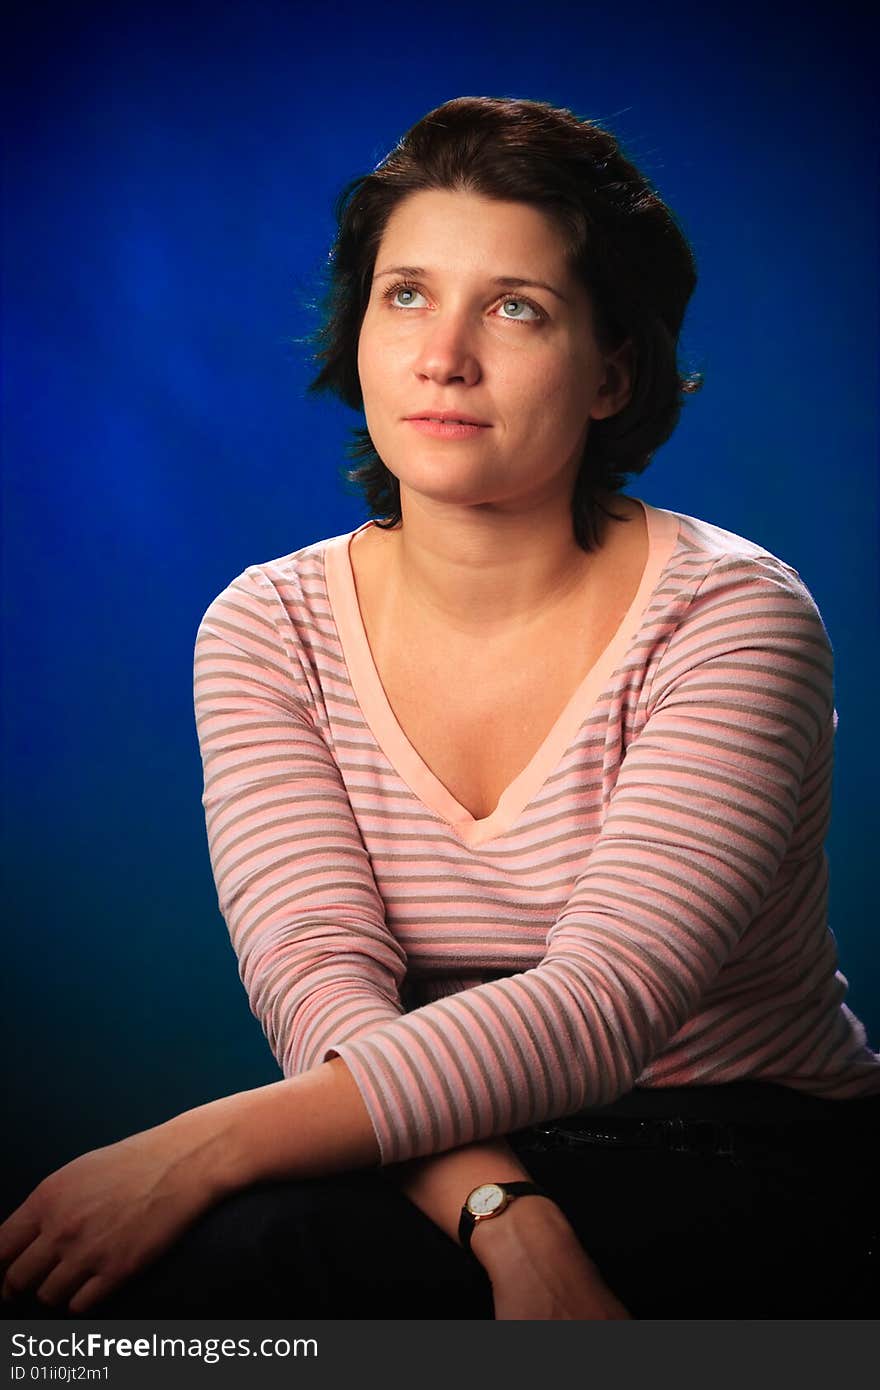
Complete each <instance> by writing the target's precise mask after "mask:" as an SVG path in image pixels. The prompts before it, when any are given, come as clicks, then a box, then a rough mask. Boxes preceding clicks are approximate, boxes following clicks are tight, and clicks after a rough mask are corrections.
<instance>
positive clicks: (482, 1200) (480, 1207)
mask: <svg viewBox="0 0 880 1390" xmlns="http://www.w3.org/2000/svg"><path fill="white" fill-rule="evenodd" d="M506 1200H507V1196H506V1193H505V1192H504V1191H503V1190H502V1189H501V1188H500V1187H499V1186H498V1184H497V1182H484V1183H483V1186H482V1187H475V1188H474V1190H473V1192H472V1193H471V1195H470V1196H469V1197H468V1199H467V1208H468V1211H469V1212H470V1213H471V1215H472V1216H491V1214H492V1212H494V1211H497V1210H498V1208H499V1207H502V1206H504V1204H505V1202H506Z"/></svg>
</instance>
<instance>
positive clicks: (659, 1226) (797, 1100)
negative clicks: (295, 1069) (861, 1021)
mask: <svg viewBox="0 0 880 1390" xmlns="http://www.w3.org/2000/svg"><path fill="white" fill-rule="evenodd" d="M878 1117H880V1097H877V1098H874V1099H872V1100H871V1101H855V1102H831V1101H814V1100H809V1099H807V1098H803V1097H799V1096H796V1095H794V1093H792V1092H786V1091H782V1089H781V1088H778V1087H772V1086H760V1085H758V1086H756V1085H755V1084H749V1083H738V1084H737V1085H733V1086H726V1087H706V1088H687V1089H686V1090H677V1091H674V1092H672V1091H666V1092H663V1093H646V1092H633V1093H631V1094H630V1096H629V1097H624V1098H623V1100H622V1101H621V1102H618V1103H617V1104H616V1105H614V1106H611V1107H607V1108H606V1109H604V1110H603V1111H593V1112H589V1113H585V1114H584V1115H581V1116H577V1117H572V1118H571V1119H569V1120H567V1121H558V1122H555V1123H554V1124H550V1125H547V1126H540V1125H538V1126H533V1127H531V1128H530V1129H527V1130H522V1131H519V1132H518V1133H517V1134H515V1135H511V1136H509V1142H510V1143H511V1145H512V1147H513V1148H514V1149H515V1150H516V1152H517V1153H518V1154H519V1155H520V1157H521V1159H522V1161H523V1163H524V1165H525V1167H526V1168H527V1169H528V1171H529V1173H530V1174H531V1175H532V1177H533V1178H534V1179H535V1181H536V1182H537V1183H539V1185H540V1186H541V1187H543V1188H544V1189H545V1190H546V1191H547V1192H548V1193H549V1195H550V1196H552V1197H553V1198H554V1199H555V1200H556V1201H557V1202H558V1203H559V1205H560V1206H561V1207H562V1209H563V1210H564V1212H565V1213H566V1215H567V1217H568V1219H569V1221H570V1222H571V1224H572V1225H573V1227H574V1228H575V1230H576V1231H577V1233H578V1236H579V1238H580V1240H581V1242H582V1244H583V1245H584V1248H585V1249H586V1250H587V1251H588V1252H589V1254H590V1255H591V1257H592V1258H593V1260H594V1261H595V1262H596V1264H597V1265H598V1266H599V1268H600V1270H601V1271H602V1273H603V1276H604V1278H605V1280H606V1282H607V1283H608V1284H609V1285H610V1287H611V1288H612V1289H613V1290H614V1291H615V1293H616V1294H617V1295H618V1297H619V1298H620V1299H621V1301H622V1302H623V1303H624V1305H625V1306H626V1307H627V1308H628V1309H629V1311H630V1312H631V1313H632V1314H633V1316H635V1317H638V1318H664V1319H666V1318H683V1319H687V1318H777V1317H779V1318H805V1317H816V1318H859V1317H862V1318H867V1317H876V1316H877V1314H878V1312H880V1295H878V1267H880V1249H878V1243H880V1242H878V1228H880V1217H878V1208H877V1197H876V1188H877V1174H878V1172H880V1125H878ZM390 1171H391V1170H370V1171H362V1172H358V1173H351V1174H346V1175H342V1176H335V1177H330V1178H321V1179H309V1180H305V1181H294V1182H281V1183H273V1184H266V1185H260V1186H257V1187H252V1188H249V1189H246V1190H244V1191H242V1192H239V1193H237V1194H235V1195H234V1196H232V1197H230V1198H228V1199H227V1200H225V1201H224V1202H222V1203H220V1204H219V1205H218V1206H216V1207H214V1208H213V1209H212V1210H211V1211H209V1212H208V1213H206V1214H205V1215H204V1216H203V1217H202V1218H201V1219H200V1220H199V1221H198V1222H197V1223H196V1224H195V1225H194V1226H192V1227H191V1228H190V1229H189V1230H188V1231H187V1232H185V1233H184V1234H183V1236H182V1237H181V1238H180V1239H179V1241H178V1242H177V1243H176V1244H175V1246H174V1247H173V1248H172V1249H171V1250H170V1251H169V1252H167V1253H166V1254H165V1255H164V1256H162V1257H160V1259H159V1260H157V1261H156V1262H155V1263H154V1264H153V1265H152V1266H151V1267H150V1268H149V1269H147V1270H145V1271H143V1272H142V1273H141V1274H140V1275H137V1276H135V1278H133V1279H132V1280H131V1281H130V1282H129V1283H128V1284H127V1285H125V1286H124V1287H123V1288H121V1289H120V1290H119V1291H118V1292H117V1293H116V1294H114V1295H111V1297H110V1298H109V1299H108V1300H106V1302H105V1303H103V1304H101V1305H100V1306H98V1307H96V1308H94V1309H92V1310H90V1312H89V1315H88V1316H90V1317H101V1316H103V1317H157V1318H159V1317H183V1316H194V1317H264V1318H266V1317H296V1318H361V1319H363V1318H407V1319H413V1318H431V1319H463V1318H465V1319H470V1318H482V1319H489V1318H491V1317H492V1315H493V1309H492V1291H491V1286H490V1284H489V1281H488V1278H487V1276H486V1275H485V1273H484V1271H483V1269H482V1267H481V1266H480V1265H479V1264H478V1263H477V1261H476V1260H475V1259H474V1258H473V1257H472V1256H470V1255H468V1254H466V1253H465V1252H464V1251H463V1250H461V1249H460V1248H459V1246H458V1245H457V1243H456V1242H454V1241H452V1240H450V1238H449V1237H448V1236H446V1235H445V1234H444V1233H443V1232H442V1231H440V1229H439V1228H438V1227H437V1226H435V1225H434V1223H433V1222H432V1221H431V1220H430V1219H429V1218H428V1217H426V1216H425V1215H423V1213H422V1212H420V1211H419V1210H418V1208H417V1207H415V1206H414V1205H413V1204H412V1203H411V1202H410V1201H409V1199H408V1198H406V1197H404V1196H403V1195H401V1193H400V1192H399V1191H398V1189H397V1188H396V1186H395V1185H394V1183H393V1181H392V1179H391V1177H390ZM485 1176H486V1179H487V1180H490V1179H491V1178H492V1176H493V1175H492V1174H491V1173H487V1174H486V1175H485ZM464 1195H465V1194H462V1196H464ZM16 1306H17V1307H18V1308H19V1311H20V1314H21V1315H22V1316H26V1315H28V1313H30V1310H31V1308H32V1309H33V1313H32V1314H31V1315H33V1316H44V1315H45V1314H44V1313H42V1312H41V1311H39V1307H38V1305H34V1304H33V1303H31V1304H30V1305H29V1306H28V1307H27V1308H26V1307H25V1306H24V1304H23V1303H22V1302H19V1303H18V1304H17V1305H16ZM48 1315H49V1316H56V1317H57V1316H58V1315H59V1314H58V1312H51V1313H49V1314H48Z"/></svg>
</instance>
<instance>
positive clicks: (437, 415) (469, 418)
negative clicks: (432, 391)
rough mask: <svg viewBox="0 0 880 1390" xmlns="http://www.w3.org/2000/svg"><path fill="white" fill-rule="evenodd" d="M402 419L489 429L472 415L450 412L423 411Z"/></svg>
mask: <svg viewBox="0 0 880 1390" xmlns="http://www.w3.org/2000/svg"><path fill="white" fill-rule="evenodd" d="M404 419H405V420H434V421H438V422H439V423H440V424H444V425H479V426H480V427H481V428H482V429H489V428H491V427H490V426H489V424H488V423H487V421H485V420H478V419H477V418H476V416H474V415H456V414H455V412H454V411H452V410H436V411H434V410H431V411H423V412H420V413H419V414H418V415H405V416H404Z"/></svg>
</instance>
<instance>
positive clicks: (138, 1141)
mask: <svg viewBox="0 0 880 1390" xmlns="http://www.w3.org/2000/svg"><path fill="white" fill-rule="evenodd" d="M181 1118H182V1117H179V1119H178V1120H177V1121H170V1122H168V1123H167V1124H162V1125H158V1126H157V1127H156V1128H155V1129H149V1130H145V1131H144V1132H143V1133H141V1134H135V1135H132V1136H131V1138H127V1139H122V1140H120V1141H119V1143H116V1144H110V1145H108V1146H107V1147H106V1148H102V1149H94V1150H92V1152H90V1153H86V1154H83V1155H82V1156H81V1157H80V1158H75V1159H74V1160H73V1162H71V1163H68V1164H66V1165H65V1166H64V1167H63V1168H59V1169H58V1170H57V1171H56V1172H54V1173H51V1174H50V1175H49V1177H47V1178H45V1179H44V1180H43V1182H41V1183H40V1184H39V1186H38V1187H36V1188H35V1189H34V1191H33V1192H32V1193H31V1194H30V1196H29V1197H28V1198H27V1199H26V1201H24V1202H23V1203H22V1204H21V1206H20V1207H18V1208H17V1209H16V1210H15V1211H14V1212H13V1213H12V1215H11V1216H10V1217H8V1218H7V1220H6V1221H5V1222H4V1223H3V1224H2V1226H0V1268H4V1269H5V1279H4V1281H3V1289H2V1292H3V1297H4V1298H10V1297H13V1296H15V1295H16V1294H20V1293H24V1292H26V1291H28V1290H34V1291H35V1292H36V1295H37V1297H38V1298H39V1299H40V1300H41V1302H44V1303H46V1304H49V1305H50V1306H56V1305H59V1304H64V1303H66V1304H67V1305H68V1307H69V1310H70V1312H71V1313H82V1312H84V1311H85V1310H86V1309H88V1308H90V1307H92V1305H93V1304H95V1303H97V1302H99V1301H100V1300H101V1299H103V1298H105V1297H106V1296H107V1295H108V1294H109V1293H110V1292H111V1291H112V1290H113V1289H115V1288H116V1287H117V1286H118V1285H119V1284H121V1283H123V1282H124V1280H126V1279H128V1278H129V1277H130V1276H131V1275H132V1274H134V1273H135V1272H136V1271H137V1270H138V1269H140V1268H142V1267H143V1266H144V1265H146V1264H148V1263H149V1262H150V1261H151V1260H153V1259H154V1258H155V1257H156V1256H158V1255H159V1254H160V1253H161V1252H162V1251H163V1250H165V1249H166V1248H167V1247H168V1246H169V1245H171V1244H172V1242H173V1241H174V1239H175V1237H176V1236H178V1235H179V1234H180V1232H181V1231H182V1230H183V1229H184V1228H185V1227H186V1226H188V1225H189V1224H190V1223H191V1222H192V1221H193V1220H194V1219H195V1218H196V1217H197V1216H199V1215H200V1214H201V1213H202V1211H204V1210H206V1209H207V1208H208V1207H210V1206H212V1205H213V1204H214V1202H216V1201H218V1200H219V1199H220V1197H221V1196H222V1195H223V1193H224V1188H223V1185H222V1183H221V1182H220V1181H219V1178H218V1175H217V1174H216V1173H215V1172H214V1171H213V1160H211V1159H210V1158H209V1155H210V1154H211V1153H212V1151H213V1146H212V1145H211V1144H210V1143H207V1144H205V1143H204V1142H200V1140H203V1139H204V1136H203V1135H199V1134H198V1133H194V1132H193V1130H192V1127H191V1126H187V1125H186V1124H181V1123H180V1119H181Z"/></svg>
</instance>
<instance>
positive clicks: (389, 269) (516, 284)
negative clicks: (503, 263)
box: [373, 265, 568, 304]
mask: <svg viewBox="0 0 880 1390" xmlns="http://www.w3.org/2000/svg"><path fill="white" fill-rule="evenodd" d="M428 273H429V272H428V271H427V270H425V268H424V266H420V265H387V266H385V268H384V269H383V270H377V271H376V272H375V274H374V276H373V278H374V279H376V280H378V279H379V277H380V276H381V275H410V276H413V277H415V276H418V275H427V274H428ZM491 283H492V284H493V285H501V286H502V287H503V288H505V289H511V290H519V289H528V288H529V287H530V286H531V287H535V288H537V289H540V290H549V291H550V293H551V294H555V295H556V298H557V299H561V300H562V302H563V304H567V303H568V300H567V298H566V297H565V295H564V294H563V293H562V292H561V291H560V290H557V289H554V287H553V285H548V284H547V282H546V280H527V279H523V278H522V277H521V276H519V275H496V276H494V277H493V279H492V281H491Z"/></svg>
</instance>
